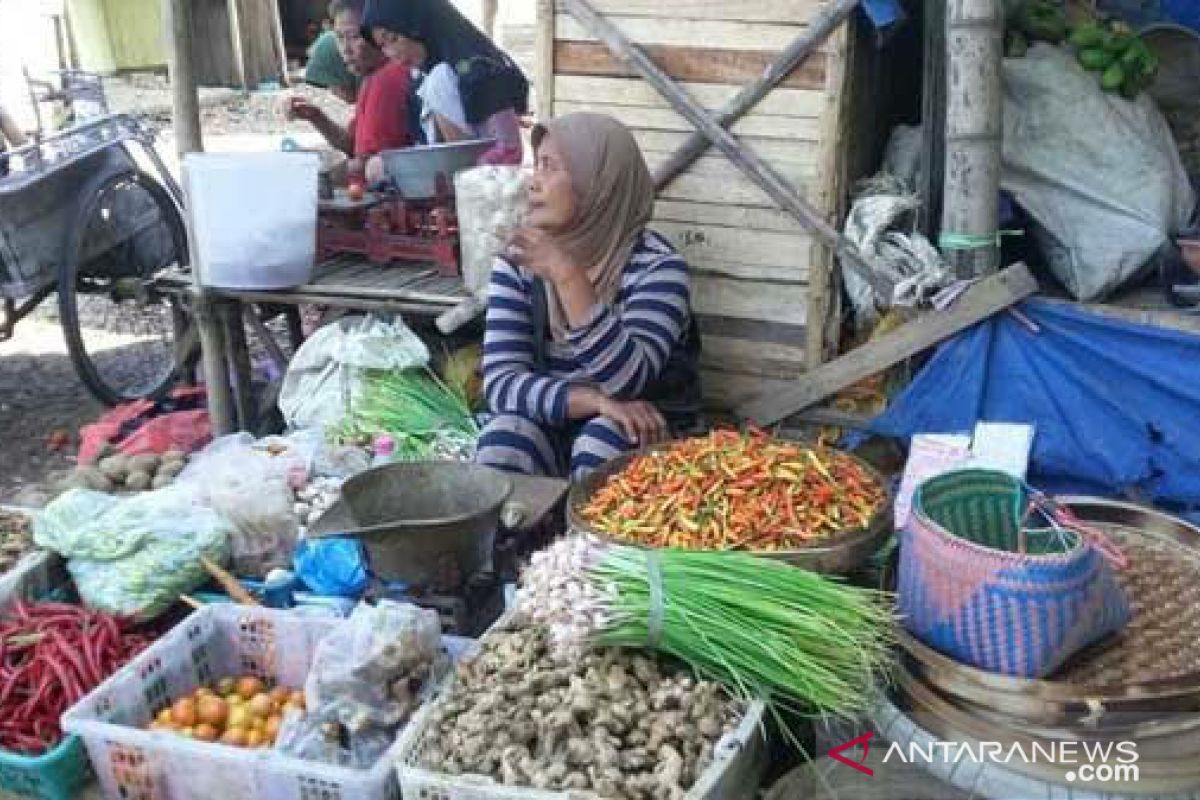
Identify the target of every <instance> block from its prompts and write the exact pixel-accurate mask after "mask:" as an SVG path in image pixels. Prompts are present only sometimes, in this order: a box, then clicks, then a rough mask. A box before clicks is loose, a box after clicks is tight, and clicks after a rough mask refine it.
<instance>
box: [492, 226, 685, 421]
mask: <svg viewBox="0 0 1200 800" xmlns="http://www.w3.org/2000/svg"><path fill="white" fill-rule="evenodd" d="M532 287H533V282H532V276H531V274H530V273H529V272H528V271H526V270H525V269H523V268H519V267H514V266H513V265H511V264H509V263H508V262H507V261H504V260H503V259H498V260H497V261H496V263H495V265H494V267H493V268H492V278H491V285H490V287H489V291H488V309H487V323H486V331H485V334H484V340H483V385H484V393H485V395H486V397H487V401H488V406H489V407H490V408H491V410H492V412H493V413H496V414H520V415H522V416H525V417H528V418H529V419H532V420H534V421H536V422H541V423H545V424H550V425H556V426H558V425H564V424H566V422H567V391H568V389H569V388H570V386H571V385H573V384H575V385H579V384H588V385H592V386H595V387H597V388H599V389H600V390H601V391H602V392H604V393H605V394H606V395H608V396H609V397H614V398H618V399H634V398H637V397H638V396H639V394H640V393H641V392H642V391H643V390H644V389H645V388H646V386H647V385H648V384H649V383H650V382H651V381H652V380H654V379H655V378H657V377H658V376H659V375H660V374H661V372H662V370H663V366H664V365H665V364H666V362H667V357H668V356H669V355H670V354H671V353H672V352H673V351H674V349H675V348H677V347H680V346H682V342H683V339H684V335H685V333H686V332H687V326H688V314H689V313H690V312H689V285H688V271H687V264H685V263H684V261H683V259H682V258H680V257H679V255H678V254H677V253H676V252H675V250H674V249H673V248H672V247H671V245H670V244H669V243H668V242H667V241H666V240H665V239H663V238H662V237H661V236H659V235H658V234H656V233H653V232H651V231H645V232H643V234H642V237H641V239H640V240H639V241H638V244H637V245H636V246H635V247H634V250H633V254H632V255H631V257H630V260H629V264H628V265H627V266H626V267H625V272H624V274H623V276H622V281H621V288H620V290H619V291H618V293H617V296H616V299H615V300H614V301H613V302H612V303H611V304H609V305H604V304H597V305H596V306H595V307H594V308H592V310H591V312H590V313H589V314H588V318H587V320H586V321H585V322H584V323H583V324H582V325H579V326H578V327H575V328H572V329H571V330H570V331H569V332H568V334H567V338H566V340H565V341H563V342H552V343H549V344H548V345H547V351H546V354H547V358H546V370H545V371H544V372H538V371H536V370H535V367H534V342H533V314H532V307H531V297H532V291H533V289H532Z"/></svg>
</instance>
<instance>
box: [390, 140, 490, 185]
mask: <svg viewBox="0 0 1200 800" xmlns="http://www.w3.org/2000/svg"><path fill="white" fill-rule="evenodd" d="M494 144H496V140H495V139H472V140H470V141H466V142H447V143H445V144H430V145H421V146H417V147H405V148H402V149H399V150H384V151H383V152H382V153H380V154H379V155H380V156H381V157H382V158H383V168H384V171H385V172H387V176H388V178H389V179H390V180H391V182H392V185H393V186H395V188H396V190H397V191H398V192H400V194H401V195H403V196H404V197H406V198H408V199H410V200H425V199H427V198H430V197H437V196H438V194H439V192H438V189H439V188H441V189H442V191H443V192H445V193H451V192H453V191H454V175H455V173H457V172H460V171H462V170H464V169H467V168H469V167H473V166H475V164H476V162H477V161H478V160H479V157H480V156H482V155H483V154H484V153H486V152H487V151H488V150H490V149H492V146H493V145H494ZM443 182H444V183H443ZM439 184H442V185H441V186H440V187H439Z"/></svg>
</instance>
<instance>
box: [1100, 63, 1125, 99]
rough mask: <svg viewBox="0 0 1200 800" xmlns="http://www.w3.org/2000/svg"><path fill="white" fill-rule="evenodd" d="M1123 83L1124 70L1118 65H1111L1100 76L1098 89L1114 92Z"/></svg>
mask: <svg viewBox="0 0 1200 800" xmlns="http://www.w3.org/2000/svg"><path fill="white" fill-rule="evenodd" d="M1124 83H1125V70H1124V69H1123V68H1122V67H1121V65H1120V64H1113V65H1112V66H1110V67H1109V68H1108V69H1106V70H1104V74H1103V75H1101V76H1100V87H1101V88H1102V89H1104V91H1106V92H1115V91H1117V90H1118V89H1120V88H1121V86H1122V85H1123V84H1124Z"/></svg>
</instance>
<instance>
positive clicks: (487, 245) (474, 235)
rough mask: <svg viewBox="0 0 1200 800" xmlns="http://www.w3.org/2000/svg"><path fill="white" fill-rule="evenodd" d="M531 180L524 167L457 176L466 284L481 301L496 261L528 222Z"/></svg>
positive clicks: (475, 169)
mask: <svg viewBox="0 0 1200 800" xmlns="http://www.w3.org/2000/svg"><path fill="white" fill-rule="evenodd" d="M529 177H530V171H529V170H528V169H526V168H524V167H505V166H487V167H473V168H471V169H465V170H463V171H462V172H459V173H458V174H457V175H455V176H454V194H455V203H456V205H457V210H458V230H459V241H460V246H461V251H462V275H463V283H464V284H466V287H467V289H468V290H469V291H470V292H471V293H472V294H474V295H475V296H476V297H478V298H479V299H481V300H483V299H484V298H485V297H486V295H487V285H488V280H489V278H490V277H491V271H492V261H493V260H495V258H496V256H497V255H499V254H500V252H501V251H502V250H503V249H504V245H505V244H506V243H507V241H508V239H509V237H510V236H511V235H512V233H513V231H514V230H516V228H517V227H518V226H519V225H520V224H521V220H522V219H524V216H525V191H526V188H527V186H528V183H529Z"/></svg>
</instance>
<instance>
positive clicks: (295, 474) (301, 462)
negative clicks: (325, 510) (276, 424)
mask: <svg viewBox="0 0 1200 800" xmlns="http://www.w3.org/2000/svg"><path fill="white" fill-rule="evenodd" d="M311 444H312V442H311V440H310V439H309V438H308V437H298V438H295V439H289V438H285V437H277V436H276V437H268V438H266V439H259V440H255V438H254V437H253V436H251V435H250V434H248V433H239V434H233V435H232V436H224V437H222V438H220V439H218V440H216V441H215V442H213V443H212V444H210V445H209V446H208V447H207V448H205V449H204V450H203V451H201V452H200V453H199V454H198V455H197V456H196V457H195V458H194V459H193V460H192V463H191V464H189V465H188V468H187V469H186V470H185V471H184V472H183V473H182V474H181V475H180V478H179V481H180V483H181V484H182V485H184V486H187V487H189V488H190V489H191V491H193V492H194V494H195V496H196V497H197V498H198V500H199V501H200V502H202V503H203V504H204V505H206V506H207V507H209V508H211V509H212V510H213V511H215V512H216V513H217V514H219V515H220V516H221V518H222V519H224V520H225V521H226V522H227V523H228V525H229V528H230V532H229V538H230V551H231V559H232V566H233V572H234V574H236V575H238V576H239V577H259V578H261V577H264V576H265V575H266V574H267V573H268V572H270V571H271V570H272V569H275V568H276V567H280V568H286V567H288V566H290V565H291V561H292V549H293V548H294V547H295V544H296V539H297V537H298V535H299V525H300V523H299V519H298V518H297V517H296V513H295V502H294V493H293V489H292V487H293V486H302V485H304V482H305V481H306V480H307V478H308V474H309V470H310V465H311V461H312V456H313V454H312V452H311V451H310V449H309V448H310V446H311Z"/></svg>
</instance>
